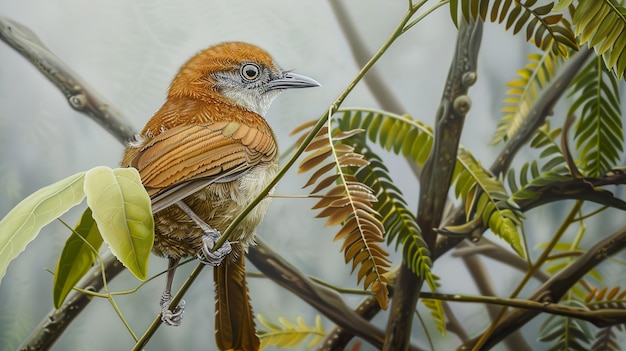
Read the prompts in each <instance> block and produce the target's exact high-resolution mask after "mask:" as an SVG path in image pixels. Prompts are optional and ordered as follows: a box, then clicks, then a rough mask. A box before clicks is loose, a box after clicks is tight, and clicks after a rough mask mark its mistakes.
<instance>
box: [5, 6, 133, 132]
mask: <svg viewBox="0 0 626 351" xmlns="http://www.w3.org/2000/svg"><path fill="white" fill-rule="evenodd" d="M0 39H1V40H2V41H4V42H5V43H7V44H8V45H9V46H11V47H12V48H13V49H15V51H17V52H18V53H20V54H21V55H22V56H24V58H26V59H27V60H28V61H29V62H30V63H32V64H33V65H34V66H35V67H36V68H37V69H38V70H39V71H40V72H41V73H42V74H43V75H44V76H45V77H46V78H48V80H50V82H52V84H54V85H55V86H56V87H57V88H58V89H59V90H60V91H61V93H63V95H64V96H65V98H66V99H67V101H68V102H69V104H70V106H71V107H72V108H73V109H74V110H76V111H78V112H81V113H84V114H86V115H88V116H89V118H91V119H92V120H94V121H96V122H97V123H98V124H100V125H101V126H102V127H104V128H105V129H106V130H107V131H108V132H109V133H111V134H112V135H113V136H114V137H115V138H117V140H119V141H120V142H121V143H126V142H127V141H129V140H132V139H133V138H134V135H135V131H134V128H133V127H132V126H131V125H130V124H129V123H128V122H127V121H126V119H125V118H124V117H123V116H122V115H121V113H119V112H118V111H117V110H116V109H114V108H113V107H112V106H111V104H110V103H109V102H107V101H106V99H105V98H104V97H103V96H101V95H100V94H99V93H98V92H96V91H95V90H93V89H91V88H90V87H89V85H87V84H86V83H85V82H84V81H83V80H82V79H81V78H80V76H78V75H77V74H76V73H74V72H73V71H72V70H71V69H70V68H69V67H68V66H67V65H66V64H65V63H64V62H62V61H61V59H59V58H58V57H56V56H55V55H54V54H53V53H52V52H51V51H50V50H49V49H48V48H47V47H46V46H45V45H44V44H43V43H42V42H41V40H40V39H39V38H38V37H37V35H36V34H35V33H33V31H31V30H30V29H29V28H27V27H26V26H24V25H22V24H20V23H17V22H15V21H13V20H11V19H9V18H6V17H0Z"/></svg>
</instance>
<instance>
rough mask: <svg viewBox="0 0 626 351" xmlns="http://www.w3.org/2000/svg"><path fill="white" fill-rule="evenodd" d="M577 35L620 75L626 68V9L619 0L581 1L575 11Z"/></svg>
mask: <svg viewBox="0 0 626 351" xmlns="http://www.w3.org/2000/svg"><path fill="white" fill-rule="evenodd" d="M573 23H574V26H575V32H574V33H575V35H576V36H577V37H578V38H579V41H580V45H583V44H585V43H588V44H589V46H590V47H592V48H594V50H595V51H596V53H597V54H598V55H600V56H602V59H603V60H604V64H605V65H606V67H608V68H609V69H610V70H612V71H613V72H615V75H616V76H617V77H618V78H620V79H621V78H622V77H623V76H624V72H626V9H625V8H624V6H622V5H620V4H619V3H618V2H617V1H615V0H596V1H579V2H578V6H577V7H576V9H575V11H574V17H573Z"/></svg>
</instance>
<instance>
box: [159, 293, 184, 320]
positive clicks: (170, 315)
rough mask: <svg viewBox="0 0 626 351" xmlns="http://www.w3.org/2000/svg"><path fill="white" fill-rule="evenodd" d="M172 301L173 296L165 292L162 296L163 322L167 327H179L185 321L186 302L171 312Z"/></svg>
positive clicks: (181, 302)
mask: <svg viewBox="0 0 626 351" xmlns="http://www.w3.org/2000/svg"><path fill="white" fill-rule="evenodd" d="M170 301H172V295H171V294H170V293H168V292H163V295H161V301H160V302H159V303H160V305H161V320H162V321H163V322H164V323H165V324H166V325H171V326H174V327H177V326H179V325H180V323H181V322H182V321H183V314H184V313H185V300H181V301H180V304H178V306H176V307H175V308H174V310H173V311H172V310H170Z"/></svg>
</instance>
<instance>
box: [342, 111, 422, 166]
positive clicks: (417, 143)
mask: <svg viewBox="0 0 626 351" xmlns="http://www.w3.org/2000/svg"><path fill="white" fill-rule="evenodd" d="M340 112H343V115H342V116H341V117H340V120H339V127H340V128H341V129H343V130H351V129H363V130H365V133H366V135H367V138H368V139H369V140H370V141H371V142H373V143H376V144H378V145H380V146H382V147H383V148H385V150H387V151H391V152H393V153H395V154H402V156H404V157H408V158H410V159H412V160H413V161H415V162H416V163H417V164H418V165H424V163H426V160H427V159H428V156H429V155H430V151H431V149H432V147H433V130H432V128H431V127H430V126H427V125H426V124H424V123H422V122H420V121H417V120H414V119H412V118H411V117H410V116H408V115H403V116H400V115H396V114H393V113H388V112H383V111H375V110H367V109H342V110H341V111H340Z"/></svg>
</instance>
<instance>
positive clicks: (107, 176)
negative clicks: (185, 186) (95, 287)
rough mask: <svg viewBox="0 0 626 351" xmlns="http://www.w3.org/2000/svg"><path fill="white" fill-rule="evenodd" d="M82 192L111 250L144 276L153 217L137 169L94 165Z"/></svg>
mask: <svg viewBox="0 0 626 351" xmlns="http://www.w3.org/2000/svg"><path fill="white" fill-rule="evenodd" d="M85 195H87V204H88V205H89V207H90V208H91V210H92V211H93V218H94V219H95V221H96V223H97V224H98V229H99V230H100V233H101V234H102V238H103V239H104V241H105V242H106V243H107V244H108V245H109V247H110V249H111V252H112V253H113V254H114V255H115V256H116V257H117V259H118V260H120V262H122V264H123V265H124V266H126V268H128V270H130V271H131V273H133V274H134V275H135V277H137V279H141V280H143V279H146V275H147V271H148V259H149V257H150V251H151V250H152V244H153V241H154V219H153V217H152V209H151V202H150V197H149V196H148V193H147V192H146V191H145V189H144V187H143V185H142V184H141V178H140V177H139V173H138V172H137V170H136V169H134V168H117V169H114V170H113V169H110V168H108V167H96V168H93V169H91V170H89V171H88V172H87V174H86V175H85Z"/></svg>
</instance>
